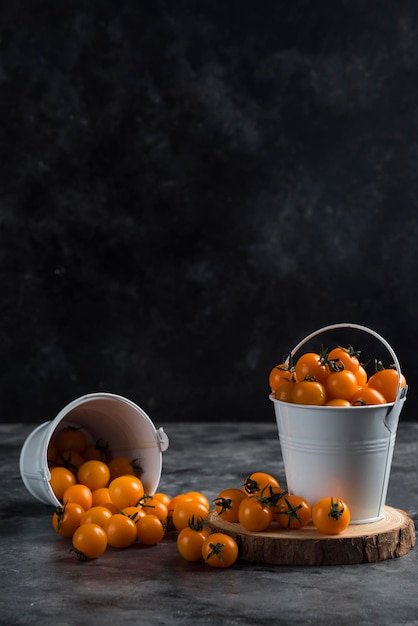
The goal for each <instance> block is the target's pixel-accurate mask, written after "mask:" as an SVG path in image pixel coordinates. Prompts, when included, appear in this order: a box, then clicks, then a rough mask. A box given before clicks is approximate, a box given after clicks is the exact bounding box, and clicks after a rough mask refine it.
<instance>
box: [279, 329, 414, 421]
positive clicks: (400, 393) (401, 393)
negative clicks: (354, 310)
mask: <svg viewBox="0 0 418 626" xmlns="http://www.w3.org/2000/svg"><path fill="white" fill-rule="evenodd" d="M338 328H353V329H355V330H361V331H363V332H366V333H369V335H372V336H373V337H375V338H376V339H378V340H379V341H380V342H381V343H382V344H383V345H384V346H385V348H386V349H387V351H388V352H389V353H390V355H391V357H392V359H393V363H394V364H395V368H396V371H397V373H398V385H397V388H396V399H395V402H394V404H393V406H392V407H391V408H390V409H389V411H388V412H387V414H386V417H385V424H386V427H387V428H388V429H389V431H390V432H395V431H396V427H397V421H398V417H397V416H398V415H399V410H398V407H399V404H400V403H401V401H402V400H403V398H405V396H406V393H407V390H408V387H407V386H405V387H403V388H401V366H400V363H399V360H398V357H397V356H396V354H395V351H394V350H393V348H392V347H391V345H390V344H389V343H388V342H387V341H386V339H384V338H383V337H382V336H381V335H379V333H377V332H376V331H375V330H371V329H370V328H367V326H362V325H361V324H351V323H343V322H341V323H339V324H331V325H330V326H324V327H323V328H319V329H318V330H315V331H314V332H312V333H310V334H309V335H307V336H306V337H305V338H304V339H302V340H301V341H300V342H299V343H298V344H297V345H296V346H295V347H294V348H293V350H292V351H291V353H290V354H291V356H292V357H293V355H294V354H296V352H297V351H298V350H299V349H300V348H301V347H302V346H303V345H305V344H306V343H307V342H308V341H310V340H311V339H314V338H315V337H316V336H317V335H320V334H322V333H325V332H327V331H329V330H336V329H338ZM391 415H393V419H391Z"/></svg>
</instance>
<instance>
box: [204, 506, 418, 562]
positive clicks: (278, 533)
mask: <svg viewBox="0 0 418 626" xmlns="http://www.w3.org/2000/svg"><path fill="white" fill-rule="evenodd" d="M205 523H206V525H207V526H208V528H209V529H210V530H212V531H216V532H224V533H226V534H228V535H231V536H232V537H234V539H235V540H236V541H237V543H238V547H239V557H240V559H242V560H244V561H252V562H258V563H270V564H273V565H342V564H355V563H373V562H376V561H384V560H385V559H393V558H397V557H400V556H403V555H405V554H407V553H408V552H409V551H410V550H411V549H412V548H413V546H414V545H415V525H414V522H413V520H412V519H411V518H410V517H409V516H408V515H407V513H405V511H402V510H400V509H394V508H392V507H389V506H385V515H384V517H383V519H381V520H379V521H377V522H372V523H369V524H353V525H350V526H349V527H348V528H347V529H346V530H345V531H343V532H342V533H340V534H338V535H324V534H322V533H320V532H319V531H317V530H316V528H315V527H314V526H313V525H312V524H309V525H308V526H306V527H305V528H303V529H301V530H286V529H282V528H280V527H279V526H278V525H277V526H276V525H275V524H274V525H272V526H271V527H270V528H269V529H268V530H267V531H265V532H257V533H255V532H250V531H248V530H245V528H243V526H241V524H233V523H231V522H225V521H224V520H222V519H221V518H220V517H219V516H218V514H217V513H216V511H211V512H210V513H209V515H208V517H207V518H206V520H205Z"/></svg>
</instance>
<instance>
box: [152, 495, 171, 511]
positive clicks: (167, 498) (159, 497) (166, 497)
mask: <svg viewBox="0 0 418 626" xmlns="http://www.w3.org/2000/svg"><path fill="white" fill-rule="evenodd" d="M153 497H154V498H155V499H156V500H161V502H163V503H164V504H165V505H166V507H167V508H168V505H169V504H170V502H171V497H170V496H169V495H168V494H167V493H163V492H161V491H159V492H157V493H154V495H153Z"/></svg>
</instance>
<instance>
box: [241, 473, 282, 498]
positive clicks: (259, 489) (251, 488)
mask: <svg viewBox="0 0 418 626" xmlns="http://www.w3.org/2000/svg"><path fill="white" fill-rule="evenodd" d="M268 487H280V484H279V481H278V480H277V478H276V477H275V476H272V474H269V473H267V472H252V474H250V475H249V476H247V477H246V478H245V479H244V482H243V484H242V490H243V492H244V493H245V494H246V495H247V496H249V495H250V496H254V495H260V494H261V493H265V492H266V490H267V489H268Z"/></svg>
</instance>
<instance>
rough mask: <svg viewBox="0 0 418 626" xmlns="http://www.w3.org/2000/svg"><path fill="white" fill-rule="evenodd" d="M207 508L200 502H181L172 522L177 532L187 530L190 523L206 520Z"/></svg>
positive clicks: (174, 512)
mask: <svg viewBox="0 0 418 626" xmlns="http://www.w3.org/2000/svg"><path fill="white" fill-rule="evenodd" d="M208 512H209V511H208V509H207V507H206V506H205V505H204V504H203V503H202V502H199V501H198V500H186V501H184V502H179V503H178V504H177V506H176V508H175V509H174V511H173V515H172V521H173V525H174V527H175V528H176V529H177V530H182V529H183V528H187V526H188V525H189V522H192V520H194V521H198V520H199V519H202V520H204V519H205V517H207V514H208Z"/></svg>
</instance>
